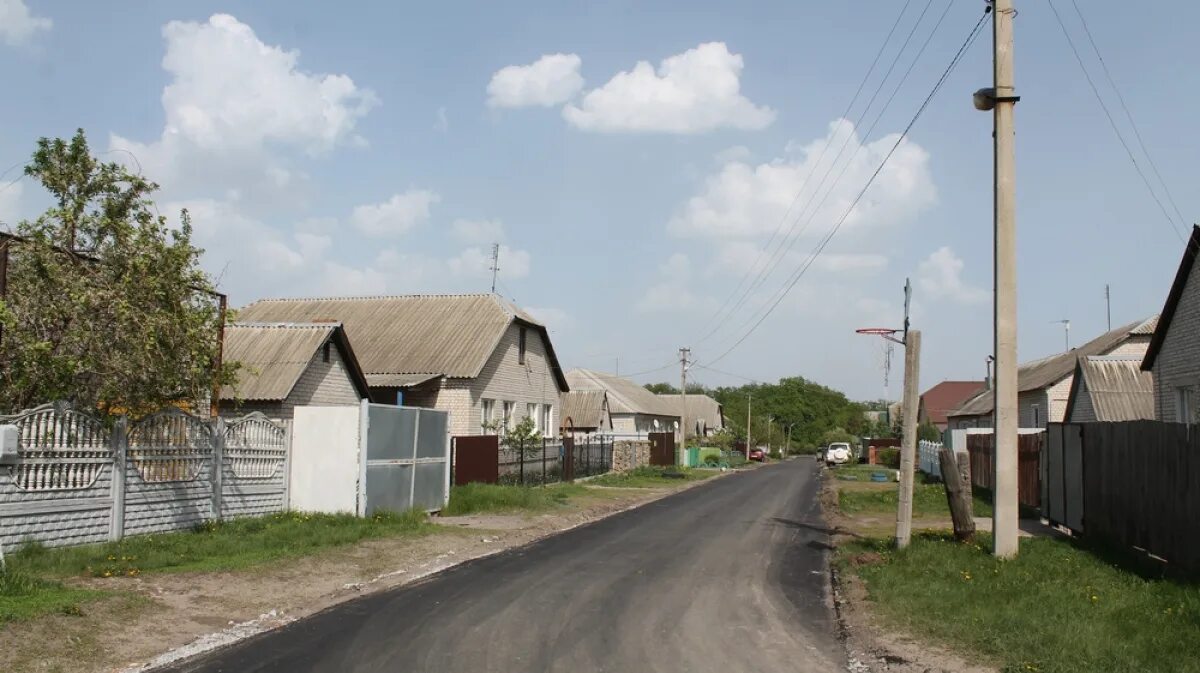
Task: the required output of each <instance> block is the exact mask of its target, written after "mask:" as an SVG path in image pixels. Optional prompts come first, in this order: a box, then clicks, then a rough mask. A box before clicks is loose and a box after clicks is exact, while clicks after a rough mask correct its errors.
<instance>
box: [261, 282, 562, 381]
mask: <svg viewBox="0 0 1200 673" xmlns="http://www.w3.org/2000/svg"><path fill="white" fill-rule="evenodd" d="M238 317H239V318H240V319H242V320H261V321H268V320H281V321H296V322H311V321H322V320H329V321H338V322H341V323H342V325H343V326H345V329H346V334H347V335H348V336H349V338H350V340H351V341H352V342H353V343H354V345H355V348H357V349H358V355H359V359H360V361H361V363H362V368H363V371H365V372H366V374H367V381H368V382H369V383H370V384H371V385H372V386H384V387H404V386H406V385H415V383H414V382H424V381H427V380H429V379H432V378H434V377H437V376H446V377H449V378H475V377H477V376H479V373H480V372H481V371H482V370H483V367H484V365H485V364H486V363H487V361H488V358H490V357H491V355H492V353H494V352H495V350H496V347H497V345H499V343H500V339H501V338H503V337H504V333H505V330H507V329H508V326H509V325H511V324H512V323H514V322H516V323H518V324H520V325H524V326H527V327H530V328H532V329H534V330H536V331H537V332H538V333H539V334H541V336H542V341H543V343H544V344H545V345H546V355H547V358H548V360H549V365H550V367H551V368H552V369H553V370H554V377H555V379H557V380H558V383H559V385H560V386H561V387H562V389H563V390H566V389H567V380H566V377H565V376H564V375H563V373H562V370H561V369H560V368H559V364H558V358H557V356H555V354H554V346H553V345H552V344H551V343H550V335H549V334H548V333H547V332H546V328H545V326H544V325H542V324H541V323H540V322H538V321H537V320H535V319H534V318H533V316H531V315H529V314H528V313H526V312H525V311H522V310H521V309H519V308H517V307H516V306H514V305H512V304H510V303H509V302H507V301H505V300H503V299H501V298H500V297H499V296H497V295H494V294H460V295H400V296H391V297H340V298H339V297H331V298H321V299H264V300H261V301H256V302H254V303H253V304H250V305H249V306H247V307H245V308H243V309H241V310H240V311H239V312H238ZM422 376H424V378H422Z"/></svg>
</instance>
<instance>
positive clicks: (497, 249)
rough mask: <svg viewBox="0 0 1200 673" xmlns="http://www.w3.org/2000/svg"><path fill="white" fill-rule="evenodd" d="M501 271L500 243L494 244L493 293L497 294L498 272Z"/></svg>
mask: <svg viewBox="0 0 1200 673" xmlns="http://www.w3.org/2000/svg"><path fill="white" fill-rule="evenodd" d="M499 272H500V244H499V243H493V244H492V294H496V274H497V273H499Z"/></svg>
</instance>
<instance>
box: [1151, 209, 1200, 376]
mask: <svg viewBox="0 0 1200 673" xmlns="http://www.w3.org/2000/svg"><path fill="white" fill-rule="evenodd" d="M1197 251H1200V226H1196V225H1192V236H1191V238H1189V239H1188V242H1187V247H1185V248H1184V249H1183V259H1181V260H1179V269H1178V270H1177V271H1176V272H1175V282H1173V283H1171V291H1170V292H1169V293H1168V294H1167V303H1166V304H1164V305H1163V310H1162V318H1160V319H1159V321H1158V327H1159V328H1158V329H1156V330H1154V337H1153V338H1151V339H1150V348H1148V349H1146V357H1145V358H1144V359H1143V360H1142V369H1145V370H1146V371H1150V370H1151V369H1152V368H1153V367H1154V360H1155V358H1157V357H1158V352H1159V351H1160V350H1162V345H1163V341H1165V340H1166V338H1167V332H1169V331H1170V330H1171V321H1172V320H1173V319H1174V318H1175V311H1176V310H1177V309H1178V308H1179V300H1180V298H1181V297H1183V288H1184V287H1185V286H1186V285H1187V281H1188V277H1190V276H1191V275H1192V266H1193V265H1194V264H1195V262H1196V252H1197Z"/></svg>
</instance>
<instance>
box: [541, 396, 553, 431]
mask: <svg viewBox="0 0 1200 673" xmlns="http://www.w3.org/2000/svg"><path fill="white" fill-rule="evenodd" d="M540 423H541V429H542V436H543V437H551V436H553V435H554V406H553V405H551V404H543V405H542V418H541V421H540Z"/></svg>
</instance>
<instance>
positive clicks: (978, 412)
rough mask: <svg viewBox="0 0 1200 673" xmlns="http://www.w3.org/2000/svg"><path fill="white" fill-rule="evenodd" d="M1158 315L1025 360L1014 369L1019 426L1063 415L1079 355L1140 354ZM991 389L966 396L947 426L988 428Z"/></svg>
mask: <svg viewBox="0 0 1200 673" xmlns="http://www.w3.org/2000/svg"><path fill="white" fill-rule="evenodd" d="M1157 324H1158V316H1153V317H1151V318H1148V319H1146V320H1140V321H1138V322H1133V323H1130V324H1128V325H1123V326H1121V327H1118V328H1116V329H1114V330H1112V331H1111V332H1107V333H1105V334H1102V335H1100V336H1099V337H1096V338H1095V339H1092V340H1091V341H1089V342H1087V343H1085V344H1083V345H1082V346H1079V347H1078V348H1072V349H1071V350H1069V351H1067V352H1066V353H1059V354H1058V355H1051V356H1050V357H1045V358H1042V359H1040V360H1034V361H1032V362H1026V363H1025V364H1023V365H1021V366H1020V368H1019V369H1018V370H1017V387H1018V393H1017V420H1018V424H1019V426H1020V427H1022V428H1045V427H1046V426H1047V425H1049V424H1050V423H1062V422H1063V420H1064V419H1065V417H1066V412H1067V401H1068V399H1069V398H1070V396H1071V382H1072V380H1073V379H1074V377H1075V376H1074V375H1075V365H1076V362H1077V361H1078V360H1079V358H1082V357H1089V356H1093V355H1123V356H1133V357H1141V356H1142V355H1143V354H1144V353H1145V352H1146V349H1147V348H1148V347H1149V345H1150V339H1151V337H1152V336H1153V335H1154V329H1155V326H1156V325H1157ZM994 404H995V401H994V395H993V394H992V390H991V389H984V390H983V391H981V392H980V393H979V394H977V395H975V396H973V397H971V398H969V399H968V400H967V401H966V402H964V403H963V404H962V406H960V407H959V408H958V409H955V410H954V411H952V412H950V413H948V414H947V415H946V416H947V422H948V427H949V428H950V429H952V430H954V429H960V428H990V427H992V424H993V416H992V414H993V410H994V409H995V406H994Z"/></svg>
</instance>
